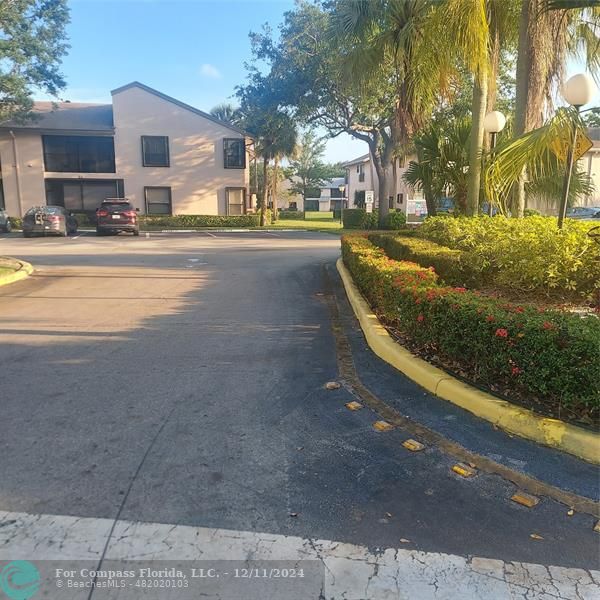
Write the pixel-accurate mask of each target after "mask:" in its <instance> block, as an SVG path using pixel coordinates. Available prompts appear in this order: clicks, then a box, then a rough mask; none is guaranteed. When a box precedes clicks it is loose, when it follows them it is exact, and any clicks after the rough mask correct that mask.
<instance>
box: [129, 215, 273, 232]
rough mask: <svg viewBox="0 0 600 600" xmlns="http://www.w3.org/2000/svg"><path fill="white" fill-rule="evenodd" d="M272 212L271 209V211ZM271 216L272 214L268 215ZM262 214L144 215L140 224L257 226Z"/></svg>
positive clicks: (159, 225)
mask: <svg viewBox="0 0 600 600" xmlns="http://www.w3.org/2000/svg"><path fill="white" fill-rule="evenodd" d="M269 212H270V211H269ZM268 216H269V217H270V214H269V215H268ZM259 224H260V215H258V214H253V215H236V216H223V215H173V216H169V215H165V216H158V215H152V216H148V215H142V216H140V225H142V226H150V227H169V228H171V227H172V228H181V229H185V228H189V227H257V226H258V225H259Z"/></svg>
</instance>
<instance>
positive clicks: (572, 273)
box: [417, 216, 600, 299]
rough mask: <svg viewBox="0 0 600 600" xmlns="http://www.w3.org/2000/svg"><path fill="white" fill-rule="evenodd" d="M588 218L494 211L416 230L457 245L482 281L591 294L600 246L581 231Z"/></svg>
mask: <svg viewBox="0 0 600 600" xmlns="http://www.w3.org/2000/svg"><path fill="white" fill-rule="evenodd" d="M593 226H594V224H593V223H586V222H584V221H574V220H573V219H567V220H566V221H565V225H564V228H563V229H562V230H559V229H558V228H557V226H556V219H555V218H553V217H538V216H531V217H527V218H526V219H509V218H506V217H501V216H496V217H494V218H492V219H490V218H489V217H485V216H482V217H477V218H466V217H459V218H450V219H448V218H439V217H432V218H428V219H426V220H425V222H424V223H423V224H422V225H421V227H420V228H419V230H418V233H417V235H418V236H419V237H422V238H426V239H428V240H431V241H433V242H436V243H438V244H442V245H443V246H447V247H449V248H452V249H456V250H461V251H462V252H463V253H464V255H463V256H464V261H465V262H467V263H468V264H469V265H470V268H471V270H472V271H473V272H479V273H480V274H481V280H482V282H486V281H491V280H492V279H493V283H494V286H495V287H497V288H498V289H506V290H513V291H536V292H543V293H545V294H546V295H548V296H562V297H564V296H567V297H569V296H571V297H574V298H582V297H584V298H590V299H591V298H592V297H593V296H594V293H595V291H596V290H598V289H600V247H599V246H598V245H597V244H596V243H595V242H594V241H593V240H592V239H591V238H590V237H589V236H588V235H587V232H588V231H589V230H590V229H591V228H592V227H593Z"/></svg>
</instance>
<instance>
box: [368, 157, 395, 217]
mask: <svg viewBox="0 0 600 600" xmlns="http://www.w3.org/2000/svg"><path fill="white" fill-rule="evenodd" d="M371 156H372V158H373V165H374V166H375V173H376V174H377V182H378V184H379V190H378V194H377V200H378V204H379V206H378V210H379V227H380V228H383V227H384V226H385V224H386V221H387V216H388V214H389V212H390V205H389V196H390V194H391V193H392V190H393V185H394V182H393V176H394V169H393V165H392V162H391V161H387V163H386V162H384V158H383V157H381V156H373V154H372V153H371Z"/></svg>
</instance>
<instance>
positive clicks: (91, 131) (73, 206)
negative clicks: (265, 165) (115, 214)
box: [0, 82, 255, 216]
mask: <svg viewBox="0 0 600 600" xmlns="http://www.w3.org/2000/svg"><path fill="white" fill-rule="evenodd" d="M34 114H35V115H36V119H34V120H31V121H30V122H28V123H24V124H23V123H18V122H14V121H7V122H4V123H0V168H1V180H0V206H4V207H5V208H6V210H7V212H8V213H9V215H11V216H21V215H23V213H25V212H26V211H27V210H28V209H29V208H30V207H32V206H36V205H43V204H58V205H61V206H64V207H65V208H67V209H69V210H71V211H73V212H79V211H88V212H93V211H94V210H95V209H96V208H97V207H98V205H99V204H100V203H101V202H102V200H104V199H105V198H116V197H127V198H128V199H129V200H130V201H131V202H132V203H133V205H134V206H135V207H136V208H139V209H140V211H141V212H142V213H147V214H155V215H170V214H202V215H240V214H244V213H246V212H249V211H252V210H254V208H255V207H254V206H253V205H252V204H253V203H252V196H251V195H250V193H249V165H248V148H249V146H250V145H251V143H252V140H251V139H250V138H249V137H248V136H247V135H246V134H245V133H244V132H243V131H241V130H240V129H238V128H236V127H233V126H232V125H230V124H228V123H224V122H222V121H219V120H218V119H216V118H214V117H212V116H211V115H209V114H207V113H204V112H202V111H200V110H198V109H196V108H194V107H192V106H189V105H187V104H184V103H183V102H180V101H179V100H176V99H174V98H171V97H169V96H166V95H165V94H163V93H161V92H158V91H156V90H153V89H152V88H149V87H148V86H145V85H143V84H141V83H137V82H134V83H130V84H128V85H125V86H123V87H120V88H118V89H116V90H113V91H112V104H80V103H71V102H60V103H51V102H36V103H35V106H34Z"/></svg>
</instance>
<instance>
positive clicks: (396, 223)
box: [385, 210, 406, 229]
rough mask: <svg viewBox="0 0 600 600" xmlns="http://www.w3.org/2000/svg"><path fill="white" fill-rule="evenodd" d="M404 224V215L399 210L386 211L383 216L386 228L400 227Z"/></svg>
mask: <svg viewBox="0 0 600 600" xmlns="http://www.w3.org/2000/svg"><path fill="white" fill-rule="evenodd" d="M405 225H406V215H405V214H404V213H403V212H402V211H401V210H397V211H396V210H395V211H391V212H390V213H388V215H387V217H386V218H385V228H386V229H402V228H403V227H404V226H405Z"/></svg>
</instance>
